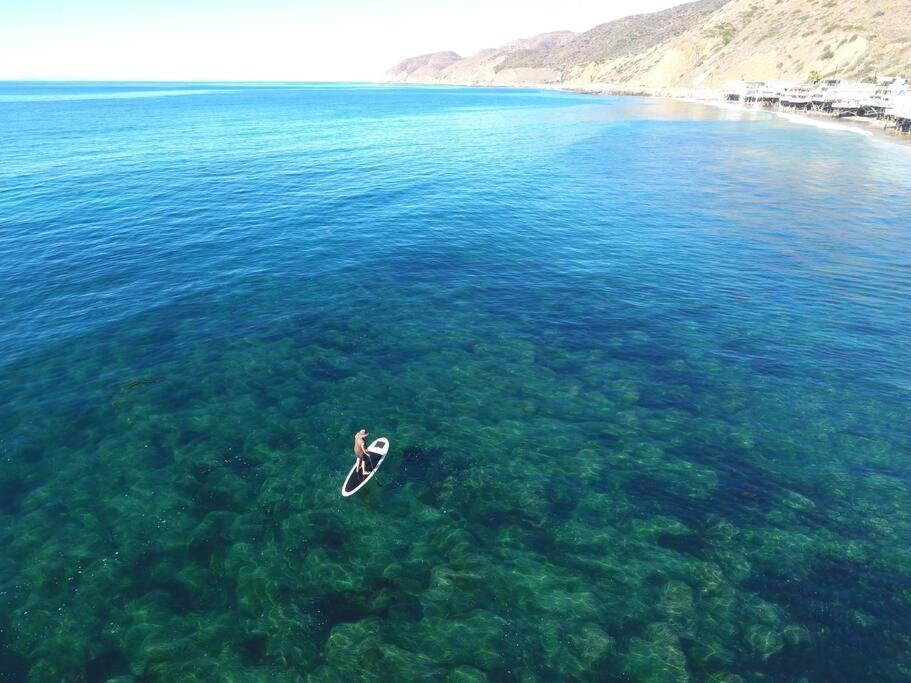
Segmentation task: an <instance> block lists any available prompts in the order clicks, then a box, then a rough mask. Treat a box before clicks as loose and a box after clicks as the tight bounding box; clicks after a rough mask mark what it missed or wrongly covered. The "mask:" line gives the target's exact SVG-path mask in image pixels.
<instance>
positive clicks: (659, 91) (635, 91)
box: [379, 81, 911, 149]
mask: <svg viewBox="0 0 911 683" xmlns="http://www.w3.org/2000/svg"><path fill="white" fill-rule="evenodd" d="M379 82H381V83H385V84H387V85H417V86H421V85H430V86H443V87H447V86H448V87H453V88H514V89H517V90H520V89H528V90H555V91H559V92H567V93H575V94H578V95H595V96H610V97H648V98H650V99H664V100H675V101H678V102H689V103H690V104H703V105H706V106H710V107H716V108H718V109H726V110H728V111H738V112H743V113H749V114H755V113H766V114H772V115H774V116H778V117H781V118H783V119H786V120H788V121H790V122H791V123H795V124H798V125H809V126H816V127H817V128H823V129H827V130H832V131H844V132H853V133H855V134H859V135H863V136H864V137H867V138H870V139H871V140H879V141H883V142H888V143H891V144H894V145H898V146H899V147H900V148H902V149H911V147H909V146H911V135H902V134H897V133H893V132H890V131H889V130H888V128H887V125H886V121H885V120H884V119H874V118H870V117H866V116H846V117H838V116H833V115H831V114H824V113H815V112H808V111H783V110H781V109H777V108H774V109H773V108H768V107H756V106H749V105H745V104H741V103H739V102H727V101H726V100H724V99H723V98H722V95H721V91H720V90H708V89H698V88H650V87H641V88H627V87H619V86H612V85H610V84H607V83H605V84H603V86H602V87H597V84H594V83H592V84H588V85H572V84H565V85H564V84H554V83H523V84H519V83H497V84H480V83H414V82H399V81H379Z"/></svg>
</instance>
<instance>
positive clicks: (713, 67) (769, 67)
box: [387, 0, 911, 88]
mask: <svg viewBox="0 0 911 683" xmlns="http://www.w3.org/2000/svg"><path fill="white" fill-rule="evenodd" d="M548 36H549V37H550V38H547V37H548ZM440 54H443V55H447V57H446V58H439V59H436V60H427V58H428V57H433V55H427V56H424V57H422V58H415V59H413V60H405V62H402V63H401V64H399V65H397V66H396V67H394V68H393V69H391V70H390V71H389V72H388V73H387V78H388V79H389V80H394V81H408V82H421V83H453V84H478V85H499V84H502V85H523V84H527V85H541V84H565V85H576V86H594V87H598V86H602V87H617V88H632V87H635V88H666V87H687V88H691V87H715V88H717V87H720V86H721V85H722V84H723V83H724V81H725V80H730V79H741V78H742V79H745V80H766V79H773V78H793V79H799V80H805V79H807V78H809V77H810V75H811V74H812V73H813V72H816V73H818V74H820V75H823V76H827V75H837V76H840V77H844V78H853V79H857V80H864V79H873V78H875V77H876V76H877V75H886V74H889V75H904V76H906V77H911V2H909V0H700V1H699V2H693V3H688V4H685V5H680V6H677V7H673V8H671V9H669V10H664V11H662V12H656V13H653V14H640V15H635V16H631V17H625V18H623V19H618V20H616V21H612V22H608V23H606V24H601V25H600V26H597V27H595V28H593V29H592V30H590V31H586V32H585V33H581V34H578V35H573V34H571V33H569V32H558V33H554V34H542V36H536V37H535V38H532V39H528V40H526V41H516V42H514V43H511V44H509V45H507V46H504V47H502V48H499V49H496V50H485V51H483V52H481V53H479V54H477V55H474V56H472V57H468V58H465V59H463V58H459V57H458V56H456V55H454V53H440ZM415 60H424V61H423V62H419V63H417V64H415Z"/></svg>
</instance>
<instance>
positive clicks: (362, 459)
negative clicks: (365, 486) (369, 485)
mask: <svg viewBox="0 0 911 683" xmlns="http://www.w3.org/2000/svg"><path fill="white" fill-rule="evenodd" d="M366 439H367V430H366V429H362V430H361V431H359V432H358V433H357V434H355V435H354V457H355V458H357V469H358V470H359V471H360V473H361V474H363V475H364V476H365V477H366V476H367V460H368V456H367V442H366Z"/></svg>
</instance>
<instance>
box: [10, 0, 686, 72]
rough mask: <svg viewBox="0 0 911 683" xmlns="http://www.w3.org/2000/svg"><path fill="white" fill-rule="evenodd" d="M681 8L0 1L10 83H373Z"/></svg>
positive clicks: (642, 4) (596, 3)
mask: <svg viewBox="0 0 911 683" xmlns="http://www.w3.org/2000/svg"><path fill="white" fill-rule="evenodd" d="M678 2H679V0H676V1H675V0H639V1H635V0H557V1H554V0H461V1H459V2H456V1H455V0H441V1H436V2H435V1H433V0H426V1H424V2H417V1H416V0H377V1H375V2H368V1H367V0H330V1H327V0H258V1H256V2H252V1H250V2H238V1H237V0H218V1H217V2H216V1H215V0H183V1H178V0H157V1H155V0H119V1H114V0H83V1H80V0H0V79H86V80H92V79H99V80H100V79H105V80H107V79H110V80H298V81H300V80H372V79H375V78H378V77H380V76H381V75H382V73H383V71H385V69H386V68H388V67H389V66H392V65H393V64H395V63H396V62H397V61H399V60H400V59H402V58H404V57H409V56H413V55H417V54H423V53H426V52H435V51H437V50H455V51H457V52H459V53H460V54H471V53H473V52H476V51H478V50H480V49H482V48H485V47H495V46H497V45H500V44H503V43H505V42H508V41H510V40H513V39H515V38H520V37H527V36H530V35H534V34H536V33H541V32H543V31H551V30H558V29H569V30H573V31H583V30H586V29H588V28H591V27H592V26H594V25H596V24H599V23H601V22H604V21H609V20H610V19H616V18H618V17H621V16H624V15H627V14H632V13H637V12H646V11H653V10H656V9H663V8H665V7H670V6H671V5H674V4H678Z"/></svg>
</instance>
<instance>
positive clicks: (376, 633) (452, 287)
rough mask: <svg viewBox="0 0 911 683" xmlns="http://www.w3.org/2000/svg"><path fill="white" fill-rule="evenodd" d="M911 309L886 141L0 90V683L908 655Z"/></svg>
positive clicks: (835, 668)
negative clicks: (351, 490)
mask: <svg viewBox="0 0 911 683" xmlns="http://www.w3.org/2000/svg"><path fill="white" fill-rule="evenodd" d="M909 331H911V151H909V149H906V148H905V147H903V146H900V145H894V144H889V143H886V142H882V141H878V140H874V139H870V138H867V137H865V136H862V135H859V134H857V133H856V132H851V131H833V130H822V129H819V128H816V127H813V126H804V125H796V124H794V123H792V122H789V121H786V120H784V119H781V118H779V117H776V116H775V115H773V114H767V113H752V114H743V113H737V112H732V111H726V110H720V109H714V108H710V107H706V106H701V105H694V104H685V103H676V102H669V101H658V100H644V99H628V98H607V97H590V96H584V95H576V94H569V93H558V92H538V91H521V90H496V89H489V90H484V89H459V88H419V87H392V86H359V85H345V84H332V85H325V86H316V85H293V84H288V85H280V86H279V85H275V86H266V85H249V84H55V83H35V84H26V83H5V84H0V389H2V396H3V400H2V403H0V455H2V461H0V680H3V681H6V680H10V681H19V680H35V681H44V680H48V681H51V680H90V681H93V680H99V681H101V680H109V679H113V678H116V679H117V680H119V681H121V680H122V681H126V680H163V681H172V680H173V681H178V680H193V679H195V680H216V679H222V680H224V679H227V678H230V677H232V676H233V677H235V678H239V679H241V680H260V679H262V680H297V679H298V678H299V677H303V676H306V675H308V674H312V675H313V677H314V679H316V680H340V681H344V680H353V679H354V678H355V677H358V676H362V677H366V678H367V679H383V680H415V679H418V678H425V679H434V680H453V681H474V680H485V679H489V680H523V681H533V680H541V681H549V680H567V679H577V680H649V681H684V680H713V681H738V680H740V681H759V680H773V681H779V680H780V681H792V680H798V679H801V678H804V679H806V680H808V681H836V680H845V681H857V680H877V681H899V680H907V679H908V678H909V677H911V650H909V642H911V617H909V615H911V462H909V455H911V420H909V415H908V405H909V399H911V335H909ZM361 426H365V427H367V428H368V429H369V430H370V432H371V435H372V436H379V435H387V436H388V437H389V438H390V440H391V442H392V450H391V455H390V457H389V459H388V461H387V463H386V464H385V465H384V467H383V470H382V471H381V472H380V473H379V474H378V475H377V478H376V479H377V481H376V482H375V483H374V484H371V485H370V486H369V487H368V488H367V489H366V490H365V491H363V492H362V493H360V494H358V496H356V497H354V498H351V499H342V498H341V497H340V495H339V487H340V486H341V483H342V480H343V478H344V475H345V473H346V472H347V469H348V468H349V467H350V465H351V462H352V455H351V440H352V435H353V433H354V432H355V431H356V430H357V429H358V428H360V427H361ZM117 677H120V678H117Z"/></svg>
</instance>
